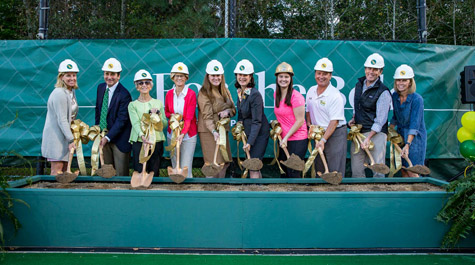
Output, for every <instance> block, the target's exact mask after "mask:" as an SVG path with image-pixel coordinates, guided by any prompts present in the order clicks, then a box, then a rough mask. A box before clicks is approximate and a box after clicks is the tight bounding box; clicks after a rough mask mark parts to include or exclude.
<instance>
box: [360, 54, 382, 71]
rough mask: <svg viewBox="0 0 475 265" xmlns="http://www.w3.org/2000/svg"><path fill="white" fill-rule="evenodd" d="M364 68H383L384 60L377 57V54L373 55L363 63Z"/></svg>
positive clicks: (379, 56)
mask: <svg viewBox="0 0 475 265" xmlns="http://www.w3.org/2000/svg"><path fill="white" fill-rule="evenodd" d="M364 67H371V68H379V69H381V68H383V67H384V59H383V56H381V55H379V53H373V54H371V55H370V56H368V58H367V59H366V62H365V63H364Z"/></svg>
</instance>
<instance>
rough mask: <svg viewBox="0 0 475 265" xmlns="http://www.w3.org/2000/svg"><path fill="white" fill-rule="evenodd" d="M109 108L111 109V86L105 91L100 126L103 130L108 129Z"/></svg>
mask: <svg viewBox="0 0 475 265" xmlns="http://www.w3.org/2000/svg"><path fill="white" fill-rule="evenodd" d="M108 109H109V88H106V92H105V93H104V99H103V100H102V108H101V120H100V122H99V127H101V130H104V129H107V111H108Z"/></svg>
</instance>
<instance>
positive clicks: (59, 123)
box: [41, 59, 79, 176]
mask: <svg viewBox="0 0 475 265" xmlns="http://www.w3.org/2000/svg"><path fill="white" fill-rule="evenodd" d="M58 72H59V73H58V76H57V78H56V85H55V88H54V90H53V92H51V94H50V96H49V98H48V107H47V112H46V121H45V127H44V129H43V140H42V143H41V153H42V155H43V156H44V157H45V158H46V159H47V160H48V161H50V162H51V175H52V176H56V175H58V174H59V173H62V172H65V171H66V170H67V166H68V160H70V159H69V155H70V150H71V149H76V145H75V143H74V142H73V140H74V137H73V134H72V133H71V122H72V121H73V120H75V119H76V115H77V113H78V108H79V107H78V104H77V101H76V94H75V92H74V90H75V89H77V88H78V85H77V73H78V72H79V68H78V66H77V64H76V63H75V62H73V61H72V60H70V59H66V60H64V61H62V62H61V64H60V65H59V68H58ZM71 156H72V155H71Z"/></svg>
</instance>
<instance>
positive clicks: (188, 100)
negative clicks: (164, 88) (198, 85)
mask: <svg viewBox="0 0 475 265" xmlns="http://www.w3.org/2000/svg"><path fill="white" fill-rule="evenodd" d="M173 93H175V89H171V90H169V91H168V92H167V95H166V96H165V115H166V116H167V118H168V119H170V116H171V115H172V114H173V113H175V110H174V109H173ZM195 112H196V93H195V91H193V90H191V89H190V88H188V92H187V93H186V96H185V108H184V109H183V121H184V125H183V130H181V134H188V136H189V137H193V136H195V135H196V134H197V132H198V127H197V126H196V115H195ZM169 122H170V121H169ZM168 132H169V133H171V130H170V126H169V127H168Z"/></svg>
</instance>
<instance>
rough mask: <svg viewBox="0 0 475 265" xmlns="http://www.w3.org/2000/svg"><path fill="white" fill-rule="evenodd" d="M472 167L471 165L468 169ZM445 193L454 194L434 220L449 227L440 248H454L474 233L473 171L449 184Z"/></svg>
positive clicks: (474, 177) (474, 193) (474, 173)
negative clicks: (462, 239) (461, 240)
mask: <svg viewBox="0 0 475 265" xmlns="http://www.w3.org/2000/svg"><path fill="white" fill-rule="evenodd" d="M472 167H473V164H472V165H470V169H471V168H472ZM447 191H448V192H454V195H452V196H451V197H450V198H449V200H448V201H447V203H446V204H445V206H444V208H442V210H440V212H439V214H438V215H437V217H436V218H437V221H440V222H443V223H445V224H450V225H451V226H450V229H449V231H448V232H447V233H446V234H445V236H444V239H443V240H442V247H454V246H455V245H456V244H457V243H458V242H459V240H460V239H461V238H466V237H467V236H468V235H470V234H472V233H473V232H475V230H474V228H475V171H474V170H470V173H469V174H468V176H466V177H465V178H463V179H460V180H457V181H454V182H452V183H450V184H449V185H448V187H447Z"/></svg>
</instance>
